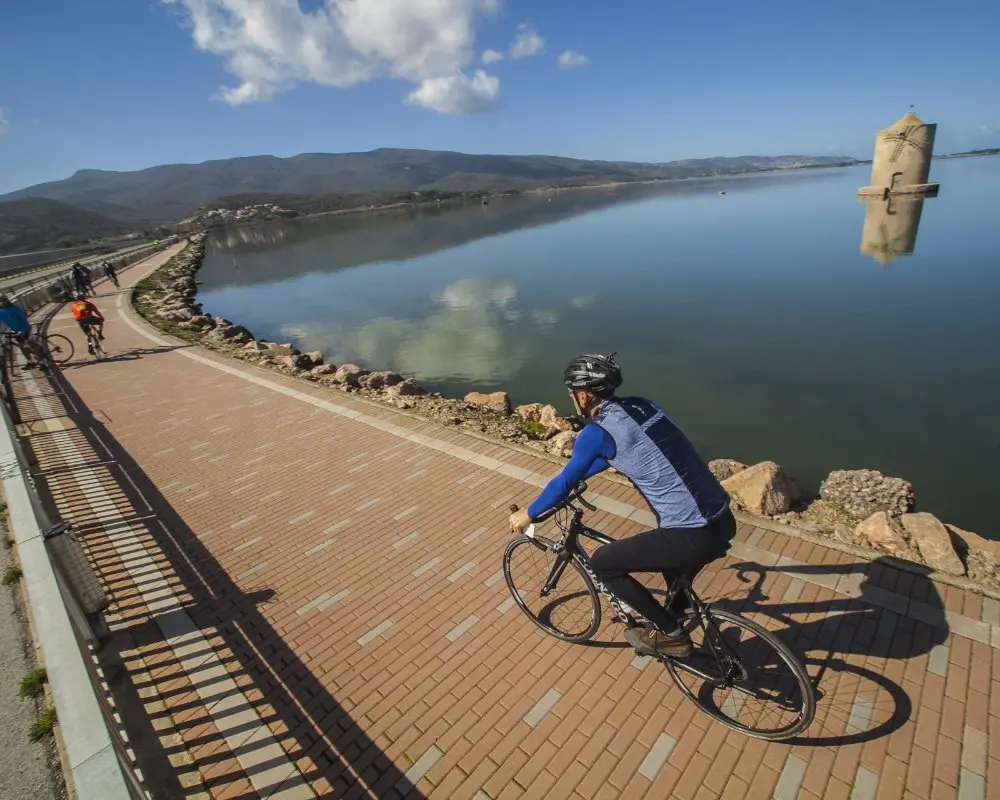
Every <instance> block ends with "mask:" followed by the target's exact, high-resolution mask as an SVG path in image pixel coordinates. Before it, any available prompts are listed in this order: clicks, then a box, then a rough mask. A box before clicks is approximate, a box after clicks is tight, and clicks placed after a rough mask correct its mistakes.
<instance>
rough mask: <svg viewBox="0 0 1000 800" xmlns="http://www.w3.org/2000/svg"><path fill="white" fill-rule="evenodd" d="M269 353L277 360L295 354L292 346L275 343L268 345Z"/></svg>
mask: <svg viewBox="0 0 1000 800" xmlns="http://www.w3.org/2000/svg"><path fill="white" fill-rule="evenodd" d="M267 349H268V352H269V353H270V354H271V355H272V356H275V357H276V358H281V357H282V356H290V355H292V353H293V352H294V350H293V348H292V346H291V345H290V344H275V343H274V342H268V343H267Z"/></svg>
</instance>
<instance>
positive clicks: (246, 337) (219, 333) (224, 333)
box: [208, 325, 253, 344]
mask: <svg viewBox="0 0 1000 800" xmlns="http://www.w3.org/2000/svg"><path fill="white" fill-rule="evenodd" d="M208 336H209V338H210V339H215V340H216V341H219V342H232V343H233V344H246V343H247V342H249V341H250V340H251V339H253V334H252V333H250V331H248V330H247V329H246V328H244V327H243V326H242V325H226V326H221V327H217V328H215V329H214V330H212V331H209V334H208Z"/></svg>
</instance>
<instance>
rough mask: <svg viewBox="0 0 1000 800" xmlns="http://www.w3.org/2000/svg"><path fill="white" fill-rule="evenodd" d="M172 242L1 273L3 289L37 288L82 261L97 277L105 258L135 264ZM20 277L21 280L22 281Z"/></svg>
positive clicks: (116, 263) (0, 287)
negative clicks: (96, 271) (96, 272)
mask: <svg viewBox="0 0 1000 800" xmlns="http://www.w3.org/2000/svg"><path fill="white" fill-rule="evenodd" d="M171 243H172V241H171V238H166V239H163V240H161V241H160V244H159V248H157V246H156V245H155V244H153V243H152V242H146V243H144V244H141V245H137V246H135V247H129V248H126V249H124V250H116V251H114V252H110V253H99V254H97V255H93V256H86V257H84V258H69V259H66V260H63V261H58V262H55V263H52V264H47V265H45V266H40V267H37V268H34V269H30V270H27V271H23V272H20V271H16V272H13V273H7V274H3V273H0V291H4V292H6V293H7V294H11V293H19V292H25V291H28V290H30V289H33V288H37V287H38V286H41V285H43V284H45V283H47V282H48V281H50V280H52V279H53V278H60V277H66V276H67V275H69V273H70V270H71V269H72V268H73V265H74V264H80V265H81V266H83V267H84V268H85V269H86V270H87V272H88V274H90V275H91V276H93V275H94V274H95V270H97V269H99V268H100V265H101V264H103V263H104V262H105V261H110V262H112V263H113V264H115V265H116V266H117V267H118V268H121V267H122V266H126V265H127V264H130V263H133V262H134V261H135V260H136V258H145V257H146V256H148V255H149V254H150V253H153V252H155V251H156V250H157V249H163V248H165V247H169V246H170V244H171ZM19 278H20V280H18V279H19Z"/></svg>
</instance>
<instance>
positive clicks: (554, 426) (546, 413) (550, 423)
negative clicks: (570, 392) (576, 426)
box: [538, 406, 573, 431]
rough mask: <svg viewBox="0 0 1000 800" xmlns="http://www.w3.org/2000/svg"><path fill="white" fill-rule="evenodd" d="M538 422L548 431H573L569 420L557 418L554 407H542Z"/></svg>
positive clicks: (557, 413)
mask: <svg viewBox="0 0 1000 800" xmlns="http://www.w3.org/2000/svg"><path fill="white" fill-rule="evenodd" d="M538 421H539V422H541V423H542V425H544V426H545V427H546V428H548V429H549V430H556V431H571V430H573V426H572V425H571V424H570V422H569V420H567V419H565V418H563V417H561V416H559V412H558V411H556V407H555V406H542V411H541V414H540V416H539V420H538Z"/></svg>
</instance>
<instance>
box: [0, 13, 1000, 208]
mask: <svg viewBox="0 0 1000 800" xmlns="http://www.w3.org/2000/svg"><path fill="white" fill-rule="evenodd" d="M998 36H1000V3H996V2H990V1H989V0H976V2H969V1H968V0H956V2H951V3H948V4H942V3H939V2H929V1H928V0H910V2H899V0H879V1H878V2H874V3H872V2H853V1H852V2H840V3H836V4H833V3H805V2H795V3H791V2H779V1H778V0H775V1H774V2H747V1H746V0H743V2H729V1H728V0H718V1H717V2H711V3H690V2H688V3H681V2H675V1H674V0H620V2H618V3H611V2H596V0H300V2H299V3H298V4H297V3H296V2H295V0H95V1H94V2H86V3H84V2H80V0H33V2H5V3H2V4H0V109H2V110H0V192H4V191H11V190H14V189H17V188H21V187H23V186H27V185H30V184H34V183H38V182H41V181H46V180H55V179H60V178H64V177H68V176H69V175H71V174H72V173H73V172H74V171H76V170H77V169H81V168H98V169H113V170H131V169H141V168H144V167H148V166H153V165H156V164H163V163H174V162H197V161H203V160H207V159H213V158H226V157H231V156H241V155H255V154H261V153H271V154H275V155H279V156H289V155H294V154H296V153H301V152H342V151H358V150H370V149H373V148H376V147H422V148H430V149H450V150H463V151H467V152H480V153H549V154H557V155H567V156H576V157H583V158H606V159H623V160H643V161H666V160H671V159H678V158H695V157H702V156H714V155H741V154H765V155H768V154H782V153H793V152H794V153H808V154H827V153H845V154H851V155H856V156H858V157H868V156H869V155H870V150H871V142H872V135H873V133H874V131H875V130H876V129H877V128H879V127H883V126H885V125H887V124H889V123H891V122H893V121H894V120H895V119H896V118H898V117H899V116H901V115H902V114H903V113H904V112H905V111H906V109H907V107H908V106H909V104H911V103H913V104H915V106H916V111H917V113H918V114H920V115H921V116H923V117H924V118H925V119H927V120H928V121H935V122H937V123H938V124H939V129H938V147H937V150H938V151H939V152H944V151H953V150H958V149H966V148H971V147H986V146H1000V47H998V46H997V41H998ZM486 50H492V51H494V54H493V55H492V56H488V57H487V58H486V59H485V61H486V62H488V63H484V59H483V53H484V51H486ZM567 51H568V54H567ZM497 54H501V55H502V56H503V57H502V59H499V55H497ZM560 58H561V59H562V61H561V63H562V67H560ZM494 59H496V60H494Z"/></svg>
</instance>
